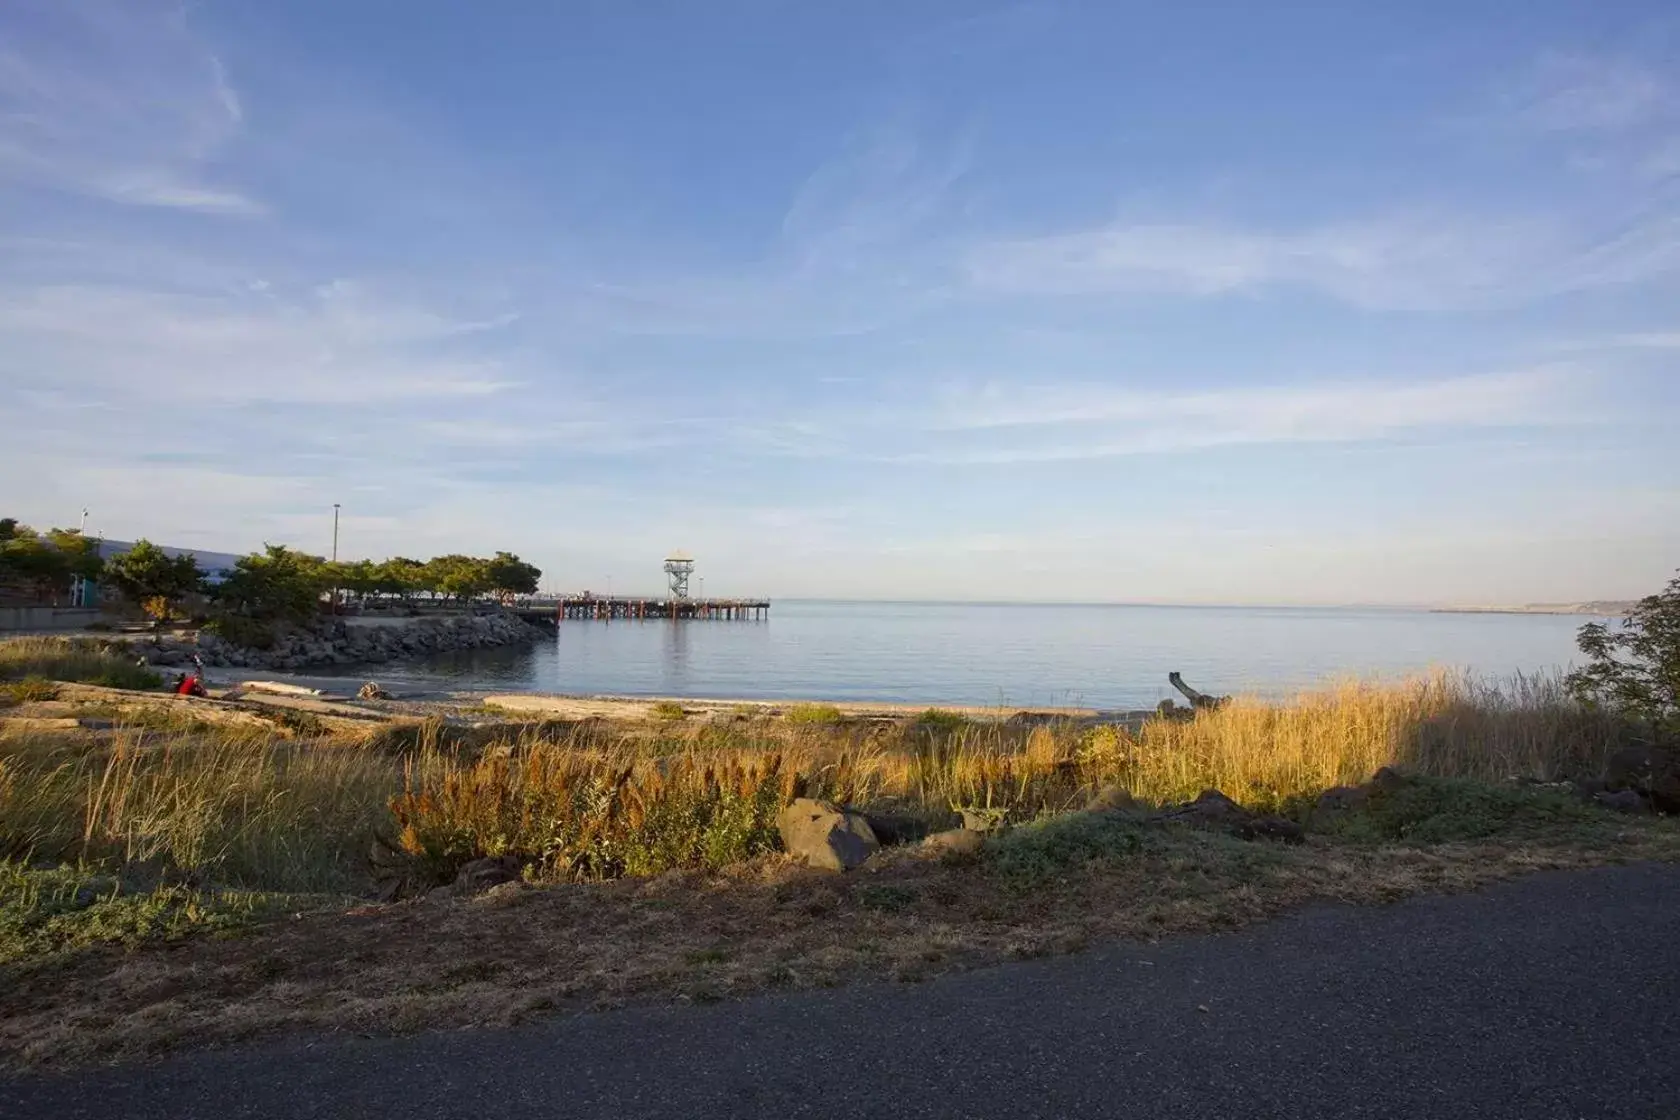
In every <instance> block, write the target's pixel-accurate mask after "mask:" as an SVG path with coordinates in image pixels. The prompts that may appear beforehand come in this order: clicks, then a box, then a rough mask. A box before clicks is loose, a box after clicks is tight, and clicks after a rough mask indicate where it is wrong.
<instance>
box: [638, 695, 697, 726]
mask: <svg viewBox="0 0 1680 1120" xmlns="http://www.w3.org/2000/svg"><path fill="white" fill-rule="evenodd" d="M648 715H649V716H650V717H651V718H653V719H657V720H664V721H666V722H668V723H677V722H679V721H681V720H685V719H687V718H688V713H687V712H686V711H684V710H683V706H682V705H681V704H679V703H677V702H676V701H675V700H661V701H660V702H659V703H657V704H655V705H654V706H653V707H652V708H650V709H648Z"/></svg>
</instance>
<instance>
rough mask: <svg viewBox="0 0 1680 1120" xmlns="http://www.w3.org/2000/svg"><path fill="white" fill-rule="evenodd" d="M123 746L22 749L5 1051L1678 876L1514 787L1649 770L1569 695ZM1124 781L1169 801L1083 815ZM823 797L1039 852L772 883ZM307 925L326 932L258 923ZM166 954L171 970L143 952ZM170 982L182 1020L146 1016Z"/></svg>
mask: <svg viewBox="0 0 1680 1120" xmlns="http://www.w3.org/2000/svg"><path fill="white" fill-rule="evenodd" d="M15 663H16V659H15V658H14V660H13V661H12V662H8V664H15ZM18 687H19V688H20V689H23V690H38V689H40V688H41V687H42V686H41V685H40V683H39V682H31V683H28V684H23V683H22V682H21V681H20V682H19V685H18ZM48 687H50V686H48ZM101 710H103V709H101ZM112 718H113V719H114V720H116V721H117V722H118V724H119V727H118V728H117V729H116V730H115V731H114V732H99V733H85V732H64V733H59V732H54V731H23V732H17V731H13V732H0V967H3V968H4V969H5V970H6V971H5V972H3V973H0V1054H5V1053H12V1054H14V1055H16V1054H23V1055H25V1057H28V1056H29V1055H35V1057H34V1058H30V1059H29V1060H57V1059H59V1058H62V1057H64V1056H66V1055H68V1056H70V1057H72V1058H74V1057H75V1056H76V1055H83V1056H88V1055H92V1054H94V1053H97V1052H99V1048H100V1047H111V1048H113V1049H114V1052H141V1051H146V1050H149V1049H152V1048H155V1047H157V1046H161V1045H165V1044H167V1043H169V1042H170V1041H171V1040H174V1039H178V1038H180V1037H192V1038H194V1039H199V1040H212V1039H230V1038H236V1037H243V1036H245V1035H247V1034H249V1033H251V1032H252V1031H253V1030H266V1029H270V1028H271V1027H272V1026H273V1024H274V1023H277V1022H288V1023H297V1024H300V1025H312V1026H318V1027H328V1028H340V1027H343V1028H353V1029H358V1030H363V1029H369V1028H370V1027H377V1028H380V1029H391V1028H393V1027H396V1028H404V1027H407V1026H421V1025H447V1024H461V1023H481V1022H511V1021H516V1020H518V1019H519V1018H521V1017H522V1016H525V1015H528V1014H534V1013H537V1012H539V1011H543V1010H548V1009H553V1008H557V1007H568V1006H597V1005H606V1004H611V1003H613V1002H615V1001H623V1000H627V999H635V998H652V997H653V996H657V995H660V994H665V995H669V994H673V993H675V994H677V995H679V996H681V997H683V998H692V999H701V998H706V999H711V998H723V997H727V996H730V995H735V994H739V993H741V992H745V991H752V990H757V989H758V988H761V987H810V986H824V985H826V984H830V983H836V982H839V981H840V980H841V979H843V978H845V977H847V976H850V975H854V974H856V975H875V976H886V977H892V978H898V979H904V980H911V979H919V978H921V977H923V976H926V975H929V974H931V973H932V972H935V971H938V970H940V969H944V968H950V967H966V966H967V965H968V964H972V963H978V962H983V961H988V960H1001V959H1008V958H1011V957H1019V956H1032V955H1038V954H1040V953H1043V952H1053V951H1060V950H1063V949H1067V948H1072V947H1076V946H1077V945H1079V944H1083V943H1084V942H1085V941H1087V940H1089V939H1090V938H1093V937H1109V936H1151V937H1152V936H1158V935H1160V934H1162V933H1166V932H1171V931H1173V930H1179V929H1210V928H1224V927H1226V926H1229V925H1233V924H1238V923H1240V922H1242V921H1248V920H1253V919H1255V918H1258V917H1264V916H1265V915H1267V914H1269V913H1272V912H1275V911H1276V910H1277V909H1278V908H1280V907H1283V906H1287V905H1292V904H1294V903H1296V902H1299V901H1302V900H1304V899H1307V898H1324V897H1331V898H1345V899H1350V900H1356V901H1359V900H1373V901H1374V900H1380V899H1386V898H1392V897H1397V896H1398V895H1401V894H1405V893H1411V892H1414V891H1417V890H1424V889H1439V888H1457V887H1466V886H1473V885H1476V884H1477V883H1481V882H1486V881H1489V880H1491V879H1493V878H1498V877H1501V876H1503V875H1508V874H1515V873H1519V872H1522V871H1527V870H1532V869H1534V868H1537V867H1562V866H1586V865H1591V864H1593V863H1600V862H1606V861H1612V860H1617V859H1628V858H1659V859H1673V858H1680V826H1677V824H1676V822H1673V821H1664V820H1636V819H1630V818H1625V817H1618V816H1613V815H1611V814H1609V813H1607V812H1604V811H1602V810H1600V809H1597V808H1593V807H1590V806H1586V805H1583V804H1580V803H1578V802H1576V801H1574V800H1573V799H1570V798H1566V797H1563V796H1560V795H1558V794H1556V793H1554V792H1551V791H1549V790H1546V789H1536V788H1528V787H1524V786H1519V785H1517V784H1515V783H1513V782H1511V781H1510V780H1509V779H1511V778H1517V777H1526V778H1536V779H1548V780H1550V779H1558V778H1570V777H1576V776H1585V775H1589V774H1593V773H1597V772H1599V771H1601V770H1602V768H1603V764H1604V761H1605V759H1606V757H1607V756H1608V755H1609V754H1610V753H1611V752H1612V751H1613V750H1615V749H1616V748H1617V747H1618V746H1619V745H1620V744H1621V742H1622V741H1623V740H1622V736H1623V734H1624V731H1623V729H1622V728H1621V727H1620V726H1618V725H1617V723H1616V722H1615V721H1614V720H1612V719H1610V718H1608V717H1606V716H1603V715H1602V714H1596V713H1592V712H1589V711H1585V710H1583V709H1581V708H1579V707H1577V706H1576V705H1574V704H1573V703H1572V702H1571V701H1569V700H1568V698H1567V697H1566V696H1565V695H1564V694H1563V692H1562V691H1561V689H1560V688H1559V687H1558V686H1557V684H1556V682H1554V681H1551V680H1533V679H1519V680H1517V681H1514V682H1510V683H1509V684H1507V685H1505V686H1503V687H1501V688H1498V689H1495V688H1492V687H1489V686H1485V685H1480V684H1476V683H1474V682H1470V681H1467V680H1465V679H1463V678H1458V677H1451V676H1440V677H1431V678H1428V679H1425V680H1419V681H1414V682H1411V683H1408V684H1405V685H1401V686H1393V687H1378V686H1375V685H1370V684H1360V683H1347V684H1341V685H1337V686H1334V687H1331V688H1328V689H1325V690H1322V691H1318V692H1313V693H1309V694H1306V695H1304V696H1301V697H1299V698H1297V699H1296V700H1295V701H1294V702H1292V703H1288V704H1268V703H1262V702H1260V701H1256V700H1242V699H1239V700H1236V701H1234V702H1232V703H1231V704H1229V705H1227V706H1225V707H1223V708H1221V709H1219V710H1216V711H1211V712H1201V713H1197V714H1196V716H1195V717H1194V718H1193V719H1190V720H1188V721H1185V722H1165V721H1160V722H1151V723H1148V724H1146V725H1144V726H1143V727H1141V728H1138V729H1133V730H1128V729H1127V728H1125V727H1123V726H1120V725H1116V724H1092V723H1090V722H1079V721H1075V720H1064V721H1060V722H1050V723H1045V724H1040V725H1031V724H1029V723H1028V722H1026V721H1020V722H1016V721H1003V722H995V721H985V720H977V719H956V718H950V719H946V718H931V719H930V718H909V719H906V720H903V721H900V722H898V723H880V722H870V721H845V720H842V719H840V718H839V713H838V711H836V710H833V709H828V710H826V711H825V710H823V707H822V706H818V707H816V708H815V709H811V710H806V709H801V708H796V709H793V710H791V711H789V712H788V713H787V714H786V715H785V717H784V718H782V719H773V718H754V719H750V720H730V721H724V722H717V721H676V720H666V719H660V718H657V714H656V715H655V718H651V719H649V720H648V721H646V722H645V723H642V724H637V725H623V724H617V725H615V724H612V723H609V722H604V721H588V720H586V721H581V722H573V723H561V722H556V721H551V722H533V723H530V724H526V725H521V726H519V727H517V728H511V729H510V728H509V727H503V728H500V729H497V728H484V729H461V728H451V727H450V726H449V725H447V724H446V723H444V722H441V721H432V722H429V723H425V724H418V725H413V726H404V727H402V728H395V727H387V728H381V729H380V730H379V731H377V732H374V733H371V734H367V735H364V736H362V737H353V736H352V735H351V734H350V733H347V732H346V733H340V734H338V735H327V734H308V732H309V731H310V730H311V729H307V728H305V729H303V730H304V731H305V732H306V734H305V736H304V737H298V738H283V737H280V736H278V735H276V734H275V733H274V731H273V729H272V728H263V727H235V726H216V727H213V728H206V727H203V726H194V725H192V724H188V723H177V722H170V721H168V720H164V721H160V722H157V723H156V725H155V726H136V725H135V721H132V720H128V719H127V717H126V715H125V713H124V712H123V711H122V710H121V709H120V707H119V708H117V709H115V710H114V712H113V715H112ZM1382 766H1397V767H1399V768H1400V769H1402V770H1403V771H1404V772H1406V773H1408V774H1410V775H1414V777H1413V779H1412V780H1410V781H1408V782H1406V783H1404V784H1402V785H1400V786H1399V787H1398V788H1396V789H1394V790H1392V791H1390V792H1382V791H1376V792H1373V793H1372V795H1371V797H1370V799H1369V801H1368V803H1367V804H1365V805H1364V806H1363V807H1362V808H1359V809H1356V810H1354V811H1351V812H1347V813H1344V814H1342V815H1339V816H1333V817H1324V818H1322V819H1321V818H1320V817H1319V816H1318V815H1315V814H1313V813H1312V812H1311V808H1312V806H1313V804H1314V802H1315V801H1316V798H1317V795H1318V794H1319V792H1321V791H1322V790H1323V789H1325V788H1327V787H1329V786H1335V785H1343V784H1353V783H1358V782H1362V781H1364V780H1366V779H1368V778H1369V777H1370V776H1371V774H1372V773H1373V772H1374V771H1375V770H1377V769H1378V768H1379V767H1382ZM1111 785H1113V786H1119V787H1122V788H1124V789H1127V790H1130V791H1131V792H1132V794H1133V795H1134V796H1136V797H1137V798H1138V799H1139V801H1140V802H1141V803H1142V804H1143V808H1141V809H1139V810H1138V811H1136V812H1114V813H1081V812H1069V811H1068V810H1073V809H1078V808H1080V807H1081V806H1083V805H1084V804H1085V803H1086V802H1087V801H1088V800H1089V799H1090V797H1091V795H1092V793H1093V791H1095V790H1097V789H1100V788H1102V787H1105V786H1111ZM1208 787H1214V788H1218V789H1221V790H1223V791H1225V792H1226V793H1228V794H1229V795H1231V796H1232V797H1234V798H1236V799H1237V800H1239V801H1241V802H1243V803H1244V804H1246V805H1249V806H1250V807H1253V808H1258V809H1264V810H1268V811H1273V812H1278V813H1282V814H1286V815H1289V816H1292V817H1294V818H1296V819H1297V820H1301V821H1304V822H1306V823H1307V825H1308V828H1309V831H1310V835H1309V836H1308V839H1307V843H1305V844H1302V845H1296V846H1290V847H1284V846H1281V845H1273V844H1265V843H1245V842H1243V841H1239V840H1237V839H1235V838H1232V837H1230V836H1226V835H1223V834H1212V833H1202V832H1196V831H1194V830H1191V829H1188V828H1185V827H1174V826H1166V825H1161V824H1155V823H1150V822H1149V820H1148V817H1149V815H1150V807H1151V806H1153V805H1156V804H1160V803H1164V802H1171V801H1180V800H1187V799H1189V798H1192V797H1194V796H1195V795H1196V794H1197V793H1198V792H1199V791H1201V790H1202V789H1205V788H1208ZM796 795H807V796H817V797H825V798H829V799H832V800H835V801H840V802H846V803H850V804H853V805H859V806H864V807H867V808H870V809H871V810H875V811H882V812H890V813H892V814H895V815H902V816H905V817H909V818H914V819H917V820H920V821H921V822H923V823H924V824H926V825H927V826H928V827H930V828H936V827H948V826H950V825H951V824H953V823H954V821H955V818H956V812H955V811H956V810H958V809H965V810H969V811H971V812H979V813H980V814H981V815H985V816H991V817H995V818H998V819H1000V820H1002V821H1004V822H1005V823H1007V824H1008V825H1009V826H1011V827H1009V828H1008V829H1007V830H1006V831H1003V832H1001V833H1000V834H999V835H997V836H995V837H992V838H990V839H988V840H987V842H986V845H985V847H984V849H983V850H982V852H981V853H980V855H978V856H971V857H967V858H963V859H950V860H935V859H927V858H922V857H920V856H918V855H917V854H916V852H915V850H914V849H913V848H900V849H891V850H888V851H887V852H884V853H883V854H882V855H881V856H878V857H876V859H874V860H872V861H871V862H870V863H869V864H868V865H866V868H865V869H864V870H863V871H861V872H859V873H856V874H854V875H851V876H847V877H844V878H840V877H824V876H822V875H819V874H817V873H813V872H808V871H804V870H802V869H800V868H797V867H794V866H792V865H790V864H789V863H788V862H787V861H786V860H783V859H781V858H780V857H779V856H777V855H776V854H775V849H776V848H777V847H778V840H777V836H776V830H775V817H776V814H777V812H778V810H779V809H780V807H781V806H782V805H783V804H785V802H786V801H787V800H788V799H789V798H790V797H793V796H796ZM376 837H380V838H383V839H382V842H381V843H379V844H375V843H374V841H375V838H376ZM506 854H513V855H516V856H518V857H519V859H520V861H521V862H522V863H523V864H524V865H525V872H526V878H527V880H528V881H529V882H535V883H537V884H545V885H548V886H549V888H550V889H542V890H539V889H534V888H533V887H532V886H530V885H529V884H528V883H527V884H518V885H515V886H514V887H513V888H512V889H509V890H498V891H497V892H493V893H492V894H491V895H486V896H482V897H480V898H476V899H473V900H471V901H462V902H459V903H444V902H441V901H433V900H428V901H427V902H426V903H425V904H424V905H423V906H419V907H395V908H390V909H388V910H387V909H381V908H378V907H375V908H372V910H371V911H370V912H368V913H362V912H360V911H357V912H356V914H357V916H355V917H347V916H345V915H344V914H343V913H342V906H340V907H338V908H336V909H334V908H332V907H331V906H330V905H328V902H327V901H324V900H332V899H338V900H343V899H346V898H348V897H351V896H360V897H361V898H364V899H365V898H367V897H370V896H372V895H373V894H374V892H375V891H377V890H378V889H379V888H380V887H381V886H382V885H386V886H388V885H390V883H391V882H392V881H393V877H395V881H397V882H398V883H399V885H402V884H404V883H406V886H407V887H408V889H409V890H410V891H411V892H417V891H419V890H421V889H423V888H425V887H428V886H430V885H432V884H436V883H441V882H445V881H447V880H448V879H449V878H451V877H452V876H453V875H454V873H455V871H456V869H457V868H458V867H459V866H460V865H461V864H462V863H464V862H466V861H467V860H470V859H474V858H477V857H479V856H486V855H491V856H500V855H506ZM370 857H376V858H373V859H370ZM300 899H302V900H305V901H304V902H295V901H292V900H300ZM280 900H287V905H288V906H289V907H291V906H296V907H297V908H298V909H306V910H307V913H306V914H305V916H304V917H303V918H300V919H297V920H288V921H286V922H283V923H268V924H263V922H262V919H264V918H265V917H268V916H270V915H272V914H273V913H274V912H276V911H275V907H276V906H278V905H279V901H280ZM323 907H325V908H323ZM252 928H254V929H255V932H252V933H251V934H250V935H249V936H247V937H240V938H237V939H234V940H231V941H229V940H221V939H216V938H204V937H193V936H190V935H193V934H198V933H208V934H224V933H230V932H237V931H240V930H246V929H252ZM172 939H173V940H174V941H176V942H180V943H181V944H177V946H176V947H175V948H174V949H172V950H171V952H170V953H169V954H154V955H148V954H146V953H145V951H144V950H145V949H146V947H147V946H151V945H155V944H157V943H159V942H163V941H170V940H172ZM136 949H138V950H139V952H138V953H136V952H135V950H136ZM113 954H115V955H113ZM697 970H700V971H702V972H703V977H702V980H703V983H701V984H700V985H699V986H696V971H697ZM119 975H120V976H121V977H122V979H121V981H120V982H117V981H116V980H114V979H113V977H115V976H119ZM147 978H149V979H147ZM441 978H448V982H447V983H444V982H442V979H441ZM154 982H155V984H156V985H162V986H163V987H164V988H166V989H168V990H170V991H179V992H181V993H183V994H181V995H180V996H179V997H174V996H171V997H167V998H165V999H164V1000H163V1001H162V1004H161V1010H160V1009H158V1008H154V1007H153V1005H154V1004H158V1002H159V1001H158V1000H156V999H154V1000H152V1002H151V1003H147V1002H145V1001H144V999H143V993H144V992H145V991H147V990H149V988H148V985H150V984H153V983H154ZM78 1001H80V1002H78ZM78 1007H80V1008H81V1011H80V1012H75V1009H76V1008H78ZM125 1008H126V1009H127V1010H124V1009H125ZM72 1012H75V1013H74V1014H73V1013H72ZM78 1016H80V1017H78ZM165 1021H167V1022H169V1023H171V1024H174V1025H173V1026H171V1027H170V1028H169V1029H170V1031H173V1032H176V1033H168V1032H165V1031H164V1029H163V1027H162V1026H160V1023H163V1022H165ZM90 1023H91V1024H94V1025H89V1024H90ZM78 1024H80V1025H78ZM89 1047H92V1049H89ZM136 1048H137V1049H136Z"/></svg>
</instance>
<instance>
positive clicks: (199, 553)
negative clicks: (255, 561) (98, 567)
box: [70, 540, 239, 607]
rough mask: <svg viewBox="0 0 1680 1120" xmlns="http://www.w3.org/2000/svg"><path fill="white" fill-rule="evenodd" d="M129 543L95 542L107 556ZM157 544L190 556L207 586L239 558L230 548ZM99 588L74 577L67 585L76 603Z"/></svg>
mask: <svg viewBox="0 0 1680 1120" xmlns="http://www.w3.org/2000/svg"><path fill="white" fill-rule="evenodd" d="M133 547H134V542H133V541H110V540H102V541H100V542H99V558H100V559H101V560H109V559H111V557H113V556H121V555H122V554H123V553H125V552H127V551H128V550H129V549H131V548H133ZM158 547H159V548H160V549H162V550H163V553H164V555H166V556H169V557H171V558H174V557H176V556H191V557H192V558H193V563H195V564H197V565H198V570H199V571H201V572H203V573H204V582H205V583H207V584H210V585H211V586H215V585H216V584H218V583H221V582H222V580H224V579H226V578H227V577H228V574H229V573H230V572H232V571H233V566H234V564H235V562H237V561H238V559H239V557H237V556H235V555H234V554H233V553H231V552H210V551H208V550H206V549H202V548H176V547H175V546H174V545H167V544H160V545H158ZM100 592H101V589H100V588H99V586H98V585H97V584H92V583H88V582H86V581H83V580H77V581H76V583H75V586H73V587H72V588H71V589H70V601H71V603H72V604H73V605H75V606H78V607H91V606H93V605H95V604H96V603H98V602H99V601H100V599H101V598H102V597H103V596H102V595H101V593H100Z"/></svg>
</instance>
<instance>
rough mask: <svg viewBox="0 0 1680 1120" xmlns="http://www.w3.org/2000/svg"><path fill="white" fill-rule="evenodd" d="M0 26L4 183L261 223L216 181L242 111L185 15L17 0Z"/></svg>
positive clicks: (248, 205)
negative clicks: (215, 167)
mask: <svg viewBox="0 0 1680 1120" xmlns="http://www.w3.org/2000/svg"><path fill="white" fill-rule="evenodd" d="M8 8H9V9H10V10H9V11H8V13H7V15H6V18H5V20H3V21H0V31H3V32H4V35H0V181H5V180H10V181H12V182H14V183H21V184H24V185H29V186H38V187H50V188H56V189H61V190H67V191H73V192H75V193H77V194H81V195H85V196H90V197H96V198H101V199H105V200H107V201H110V202H116V203H122V204H127V205H134V206H147V207H164V208H170V209H177V210H188V211H196V212H200V213H206V214H222V215H247V216H248V215H255V214H260V213H262V212H263V209H264V208H263V206H262V204H261V203H260V202H258V201H257V200H256V199H254V198H252V197H250V196H249V195H248V194H246V193H244V192H242V191H240V190H238V189H236V188H233V187H230V186H227V185H225V184H218V183H215V182H214V181H213V180H212V165H213V164H214V162H215V160H216V158H217V156H218V155H219V153H220V152H221V151H222V150H223V149H224V148H225V147H226V146H227V145H228V144H230V143H231V142H232V141H233V140H234V139H235V138H236V137H237V135H238V132H239V130H240V126H241V124H242V122H243V120H244V112H243V109H242V107H241V105H240V102H239V97H238V95H237V93H235V92H234V90H233V88H232V86H231V85H230V84H229V82H228V77H227V73H226V71H225V70H224V68H223V66H222V63H221V60H220V59H219V58H218V57H217V56H216V55H215V53H214V52H212V51H211V50H210V49H209V48H208V47H207V46H205V44H204V43H203V42H202V41H201V40H199V39H198V37H197V36H196V35H195V34H194V33H193V31H192V29H191V27H190V26H189V25H188V22H187V19H186V15H185V13H184V10H182V9H180V8H178V7H175V6H165V5H161V4H158V3H155V2H153V0H132V2H130V0H123V2H121V3H115V2H111V0H88V2H87V3H78V4H60V3H55V2H52V0H17V3H16V4H13V5H8Z"/></svg>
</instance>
